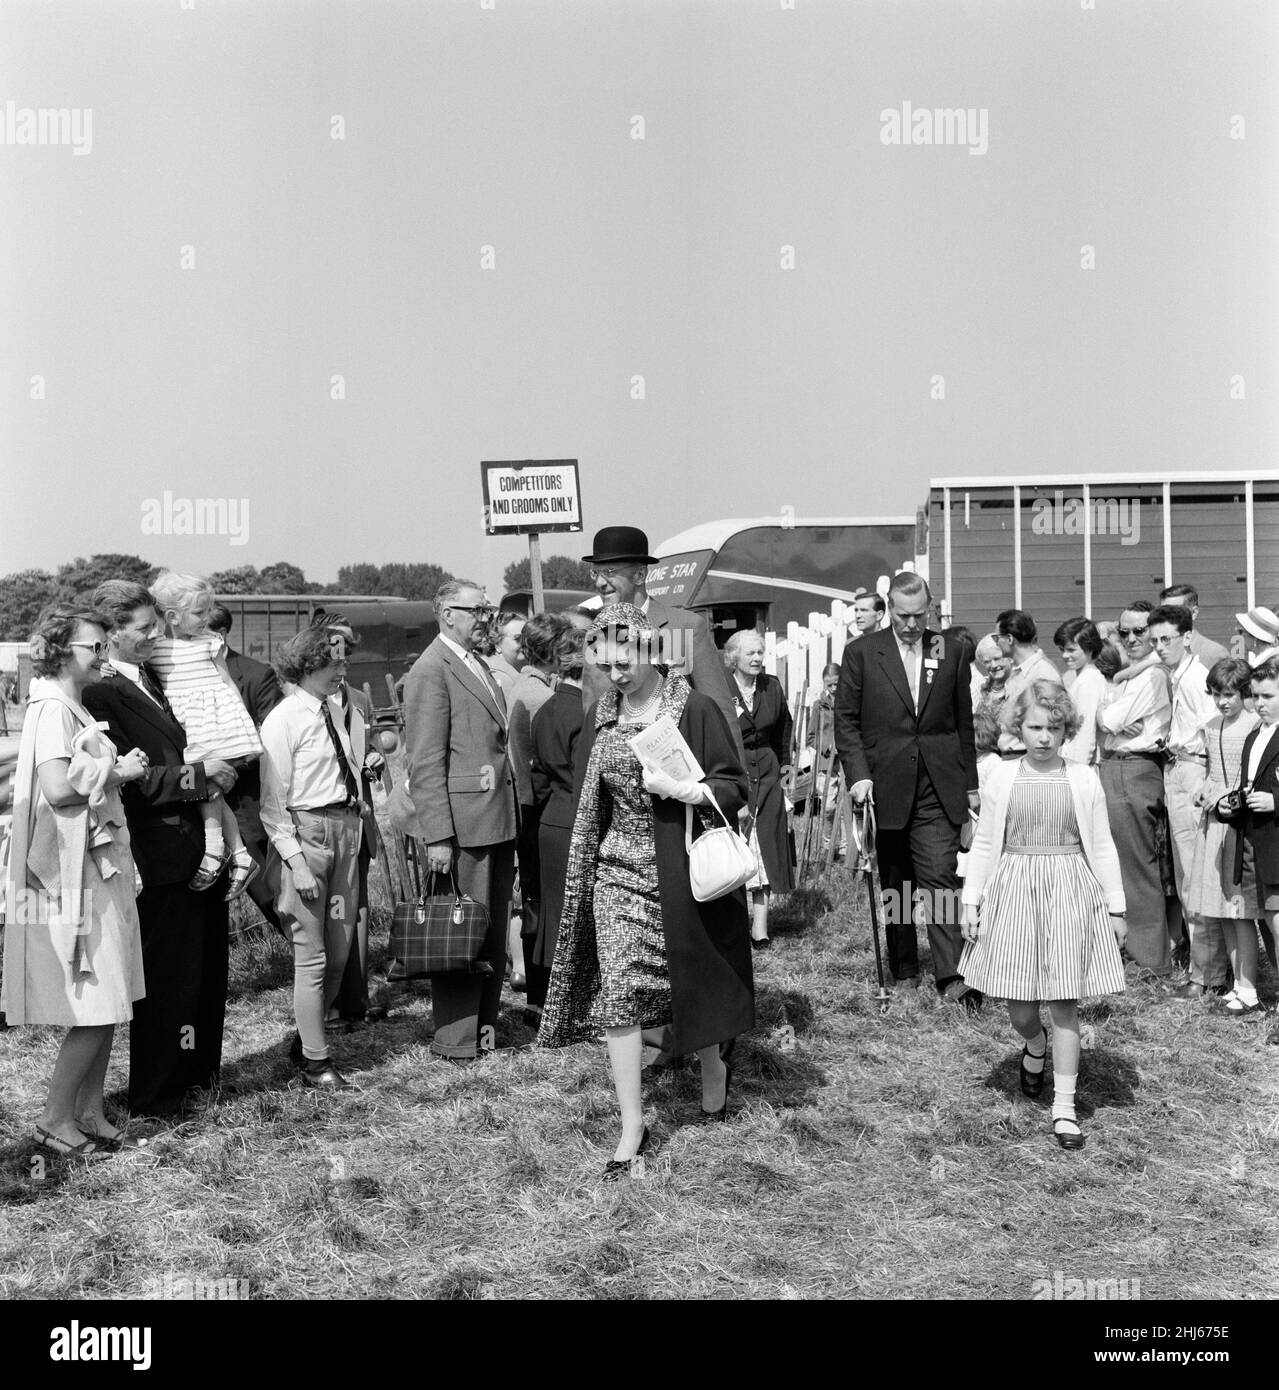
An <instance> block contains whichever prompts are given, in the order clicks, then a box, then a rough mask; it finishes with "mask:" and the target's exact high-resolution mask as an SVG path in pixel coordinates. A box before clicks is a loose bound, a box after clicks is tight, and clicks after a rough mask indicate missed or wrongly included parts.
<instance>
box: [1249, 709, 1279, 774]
mask: <svg viewBox="0 0 1279 1390" xmlns="http://www.w3.org/2000/svg"><path fill="white" fill-rule="evenodd" d="M1276 728H1279V725H1276V724H1263V725H1262V726H1261V728H1260V729H1258V730H1257V737H1256V739H1255V740H1254V741H1253V745H1252V748H1251V749H1250V750H1249V753H1248V775H1247V777H1246V778H1245V779H1244V780H1245V781H1246V782H1247V783H1248V785H1249V786H1251V785H1252V784H1253V783H1254V782H1255V781H1256V780H1257V769H1258V768H1259V767H1260V766H1261V760H1262V758H1264V757H1265V753H1266V746H1267V745H1268V744H1269V742H1270V740H1271V739H1272V738H1273V737H1274V733H1275V729H1276Z"/></svg>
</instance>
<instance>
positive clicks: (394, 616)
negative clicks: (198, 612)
mask: <svg viewBox="0 0 1279 1390" xmlns="http://www.w3.org/2000/svg"><path fill="white" fill-rule="evenodd" d="M218 602H219V603H224V604H225V605H226V606H227V608H228V609H229V610H230V613H231V635H230V639H229V645H230V646H232V647H234V648H235V650H236V651H238V652H243V653H244V654H245V655H246V656H251V657H255V658H256V659H257V660H258V661H265V662H270V661H272V660H273V659H274V657H275V654H276V652H277V651H278V650H279V648H280V646H281V645H282V644H283V643H285V642H287V641H288V640H289V638H290V637H292V636H293V635H294V633H297V632H300V631H301V630H302V629H303V628H304V627H307V626H309V625H310V622H311V619H312V618H313V617H314V615H315V611H316V609H317V608H324V609H326V610H327V611H328V612H330V613H341V614H342V615H343V616H344V617H345V618H347V619H348V620H349V621H350V623H351V626H352V627H353V628H354V630H355V633H356V635H357V636H358V637H359V639H360V644H359V646H357V647H355V648H354V649H353V650H352V651H351V652H350V653H349V654H348V657H347V679H348V680H349V681H350V683H351V684H352V685H353V686H355V687H356V688H357V689H360V688H362V687H363V686H365V685H368V687H369V688H370V690H371V691H372V694H373V702H374V704H375V705H377V706H379V707H381V706H384V705H386V704H388V703H390V694H389V692H388V689H387V684H386V677H387V676H388V675H389V676H390V677H391V679H392V680H398V679H399V677H400V676H402V675H404V673H405V672H406V671H407V670H408V669H409V667H410V666H412V665H413V663H414V662H415V661H416V660H417V659H418V657H419V656H421V655H422V653H423V652H424V651H425V650H426V649H427V647H428V646H429V645H430V644H431V642H432V641H433V640H434V638H435V635H436V633H438V632H439V630H440V627H439V623H438V622H437V621H436V619H435V607H434V605H433V604H430V603H425V602H417V601H414V600H409V599H402V598H387V597H384V596H371V595H369V594H219V595H218Z"/></svg>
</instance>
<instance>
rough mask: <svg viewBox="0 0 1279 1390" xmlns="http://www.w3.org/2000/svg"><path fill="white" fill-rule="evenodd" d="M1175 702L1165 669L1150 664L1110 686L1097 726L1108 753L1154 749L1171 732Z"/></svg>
mask: <svg viewBox="0 0 1279 1390" xmlns="http://www.w3.org/2000/svg"><path fill="white" fill-rule="evenodd" d="M1171 719H1172V702H1171V700H1170V699H1169V698H1168V682H1167V680H1166V679H1165V677H1164V673H1163V670H1162V669H1161V668H1160V667H1158V666H1150V667H1147V669H1146V670H1144V671H1143V672H1142V673H1141V675H1139V676H1134V677H1133V678H1132V680H1130V681H1125V682H1124V683H1123V684H1122V685H1115V684H1113V683H1112V684H1110V685H1108V686H1107V687H1106V698H1105V699H1104V700H1103V701H1102V703H1101V708H1100V709H1099V710H1098V711H1097V727H1098V728H1099V729H1100V730H1101V731H1102V732H1103V733H1104V734H1105V735H1106V737H1105V739H1104V740H1103V744H1102V746H1103V747H1104V748H1105V749H1106V751H1107V752H1108V753H1152V752H1154V750H1155V748H1156V746H1157V745H1158V743H1159V740H1160V739H1161V738H1163V737H1165V735H1166V734H1167V733H1168V725H1169V723H1170V722H1171Z"/></svg>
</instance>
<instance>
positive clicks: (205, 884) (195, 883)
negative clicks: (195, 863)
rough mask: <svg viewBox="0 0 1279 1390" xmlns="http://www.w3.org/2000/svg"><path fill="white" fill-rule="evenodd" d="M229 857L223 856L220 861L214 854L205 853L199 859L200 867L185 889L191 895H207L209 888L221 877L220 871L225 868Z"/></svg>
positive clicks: (227, 855)
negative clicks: (189, 891)
mask: <svg viewBox="0 0 1279 1390" xmlns="http://www.w3.org/2000/svg"><path fill="white" fill-rule="evenodd" d="M230 858H231V856H230V855H229V854H224V855H223V856H222V857H221V858H220V859H219V858H218V856H217V855H216V854H209V853H207V852H206V853H205V854H204V855H203V856H202V857H201V859H200V867H199V868H198V869H197V870H196V871H195V874H194V875H193V876H192V879H191V882H190V883H188V884H187V887H188V888H189V889H190V890H191V891H192V892H193V893H207V892H208V891H209V889H210V888H212V887H213V885H214V884H215V883H216V882H217V881H218V879H219V878H221V877H222V870H223V869H225V868H226V866H227V863H228V861H229V860H230Z"/></svg>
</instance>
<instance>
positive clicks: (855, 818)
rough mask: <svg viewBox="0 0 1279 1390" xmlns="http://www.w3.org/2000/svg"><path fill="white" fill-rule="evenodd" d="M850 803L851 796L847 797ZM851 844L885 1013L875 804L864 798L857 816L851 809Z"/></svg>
mask: <svg viewBox="0 0 1279 1390" xmlns="http://www.w3.org/2000/svg"><path fill="white" fill-rule="evenodd" d="M850 800H851V797H850ZM851 812H852V814H851V825H852V831H853V844H854V845H855V846H856V848H857V857H858V861H859V862H858V868H859V869H860V870H861V873H862V875H863V877H864V878H865V879H866V895H867V897H868V898H869V899H870V934H871V937H872V938H873V940H874V942H875V974H876V977H877V978H878V980H879V993H878V994H877V995H876V996H875V999H876V1002H877V1003H878V1004H879V1012H880V1013H881V1014H886V1013H887V1012H888V1005H889V1002H890V1000H891V998H892V996H891V995H890V994H889V993H888V990H887V988H886V987H885V985H884V957H883V953H882V952H881V951H880V947H879V894H878V893H877V892H876V890H875V803H874V800H873V798H872V797H870V796H867V798H866V800H865V801H864V802H863V803H862V809H861V814H860V816H859V815H858V814H857V808H856V807H852V808H851Z"/></svg>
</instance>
